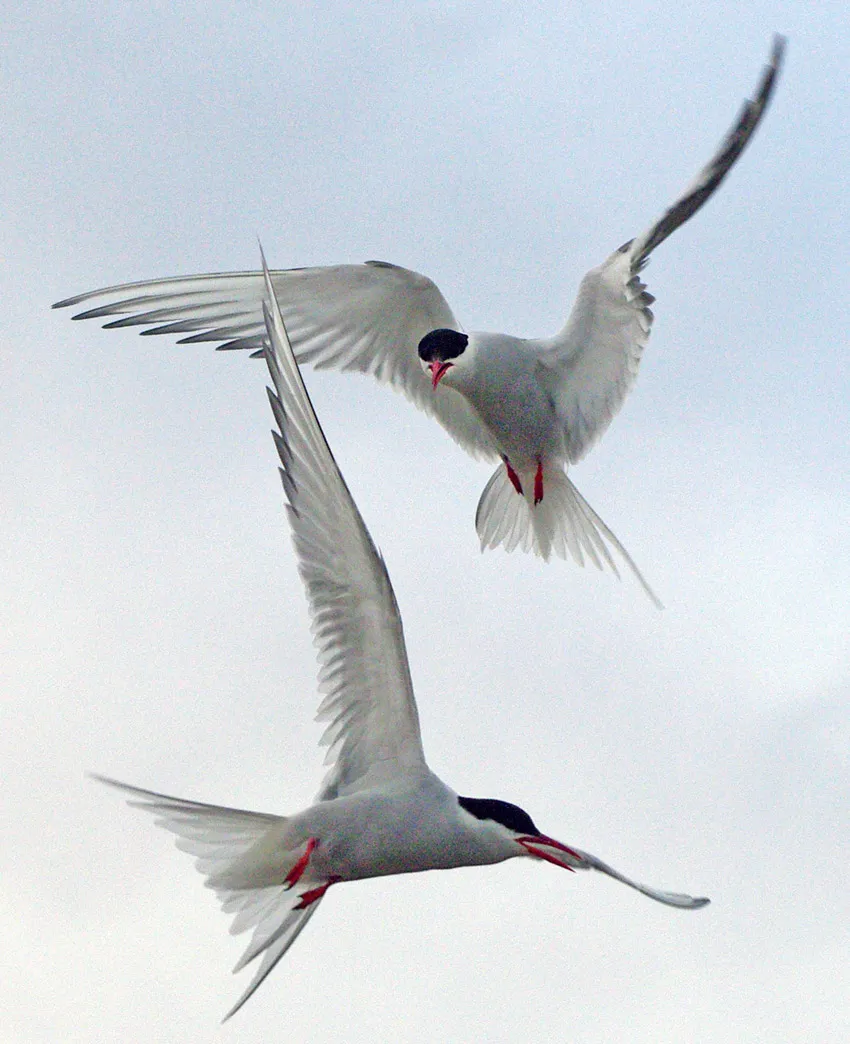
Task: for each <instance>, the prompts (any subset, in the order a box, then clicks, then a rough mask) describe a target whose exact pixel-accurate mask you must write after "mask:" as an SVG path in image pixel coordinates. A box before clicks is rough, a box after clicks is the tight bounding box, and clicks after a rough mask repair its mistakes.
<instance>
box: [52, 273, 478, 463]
mask: <svg viewBox="0 0 850 1044" xmlns="http://www.w3.org/2000/svg"><path fill="white" fill-rule="evenodd" d="M271 279H272V284H273V286H274V290H275V294H276V296H277V299H278V303H279V306H280V310H281V314H282V315H283V319H284V322H285V323H286V329H287V332H288V334H289V337H290V341H291V343H292V345H293V347H294V349H295V353H296V356H297V358H298V361H299V362H301V363H303V362H310V363H312V364H313V365H314V366H317V367H322V368H330V367H333V368H336V369H340V370H357V371H360V372H361V373H368V374H372V375H373V376H374V377H376V378H377V379H378V380H379V381H384V382H386V383H388V384H390V385H392V386H393V387H394V388H396V389H397V390H398V391H401V392H403V393H404V394H405V395H406V396H407V397H408V398H409V399H411V400H412V401H413V402H414V403H415V404H416V405H417V406H418V407H419V408H420V409H422V410H424V411H425V412H427V413H430V414H433V415H434V416H435V417H436V418H437V420H439V421H440V423H441V424H442V425H443V427H444V428H446V430H447V431H448V432H449V434H450V435H451V436H452V437H453V438H454V439H455V440H456V441H457V442H459V443H460V444H461V445H462V446H463V447H464V448H465V449H466V450H468V451H469V452H470V453H472V454H474V455H476V456H492V455H493V454H495V452H496V450H495V447H494V446H493V444H492V441H491V439H490V436H489V435H488V433H487V430H486V429H485V428H484V426H483V425H482V424H481V422H480V421H479V420H478V417H477V415H476V414H475V412H474V410H473V409H472V408H471V407H470V405H469V404H468V403H467V401H466V400H465V399H464V398H463V396H462V395H460V394H459V393H458V392H456V391H454V390H453V389H451V388H448V387H447V388H445V389H443V388H441V389H440V393H441V394H438V395H435V394H434V393H433V391H432V389H431V384H430V381H429V380H428V378H427V376H426V375H425V374H424V373H423V371H422V367H421V365H420V363H419V357H418V354H417V348H418V345H419V342H420V341H421V340H422V338H423V337H424V336H425V334H427V333H429V332H430V331H431V330H435V329H440V328H446V327H448V328H451V329H455V330H459V329H460V326H459V325H458V322H457V320H456V319H455V317H454V315H453V314H452V311H451V309H450V308H449V306H448V304H447V303H446V300H445V298H444V297H443V295H442V294H441V293H440V291H439V290H438V289H437V287H436V285H435V284H434V283H433V282H432V281H431V280H430V279H428V278H427V277H426V276H423V275H420V274H419V273H418V272H411V271H410V270H409V269H407V268H400V267H399V266H398V265H390V264H387V263H386V262H383V261H367V262H366V263H365V264H362V265H333V266H330V267H327V268H293V269H289V270H284V271H277V272H272V273H271ZM264 298H265V283H264V280H263V273H262V272H230V273H223V274H211V275H199V276H189V277H187V278H181V277H177V278H174V279H159V280H152V281H150V282H142V283H126V284H124V285H123V286H111V287H107V288H106V289H103V290H93V291H91V292H90V293H86V294H80V295H78V296H77V297H69V298H67V299H66V300H64V301H58V302H57V303H56V304H55V305H54V306H53V307H54V308H66V307H75V306H77V305H80V304H83V303H86V302H94V301H97V302H99V303H98V304H97V305H96V306H95V307H93V308H89V309H87V310H86V311H83V312H79V313H78V314H77V315H75V316H74V319H105V318H109V319H110V322H108V323H106V324H105V329H108V330H111V329H122V328H124V327H130V326H144V327H146V329H144V330H142V331H141V332H142V334H143V335H144V336H147V335H151V334H172V335H178V336H179V340H178V343H179V344H198V343H201V342H211V343H213V344H216V345H217V350H219V351H223V350H231V349H249V350H251V351H252V352H253V353H254V354H255V355H262V354H263V343H264V340H265V336H266V330H265V325H264V323H263V300H264ZM114 316H118V317H119V318H112V317H114ZM443 392H445V394H442V393H443Z"/></svg>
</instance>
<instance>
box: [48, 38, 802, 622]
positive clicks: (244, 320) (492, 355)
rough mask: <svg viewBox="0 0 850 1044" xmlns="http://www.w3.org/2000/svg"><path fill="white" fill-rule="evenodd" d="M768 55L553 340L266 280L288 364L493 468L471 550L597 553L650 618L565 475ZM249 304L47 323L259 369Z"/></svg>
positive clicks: (163, 304) (255, 322)
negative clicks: (352, 388)
mask: <svg viewBox="0 0 850 1044" xmlns="http://www.w3.org/2000/svg"><path fill="white" fill-rule="evenodd" d="M784 47H785V41H784V39H783V38H782V37H776V39H775V41H774V44H773V50H772V53H771V56H770V60H769V62H768V64H767V66H766V67H765V70H764V74H763V76H762V79H761V83H760V84H759V87H758V90H757V91H756V94H755V97H754V98H753V99H752V101H747V102H746V103H745V104H744V106H743V109H742V110H741V113H740V116H739V117H738V119H737V121H736V123H735V125H734V126H733V127H732V129H731V131H730V132H729V134H728V135H727V136H726V138H725V139H724V141H723V142H722V144H721V145H720V148H719V149H718V151H717V152H716V154H715V155H714V156H713V157H712V158H711V160H710V161H709V163H708V164H707V165H706V166H705V167H704V168H703V169H702V170H701V171H700V173H699V174H698V175H697V177H696V178H695V179H694V180H693V182H692V183H691V184H690V185H689V186H688V187H687V188H686V189H685V191H684V192H683V193H682V195H681V196H680V197H679V198H678V199H677V200H676V202H675V203H674V204H673V205H672V206H671V207H670V208H669V209H668V210H667V211H665V213H664V214H663V215H662V216H661V218H660V219H659V220H658V221H656V222H655V223H654V224H653V225H652V226H651V227H650V228H649V229H647V230H646V231H645V232H644V233H643V234H642V235H640V236H638V237H637V238H636V239H631V240H629V242H628V243H625V244H624V245H623V246H621V247H620V248H619V250H615V251H614V253H613V254H612V255H611V256H610V257H609V258H608V259H607V260H606V261H604V262H603V263H602V264H601V265H600V266H599V267H598V268H593V269H591V271H590V272H588V273H587V275H586V276H585V277H584V279H583V280H582V282H581V285H580V287H579V291H578V297H577V298H576V302H575V304H574V306H573V310H572V313H571V314H570V316H569V318H568V320H567V323H566V325H565V326H564V328H563V329H562V330H561V332H560V333H558V334H556V335H555V336H554V337H550V338H534V339H526V338H521V337H514V336H510V335H508V334H501V333H469V334H466V333H464V332H462V327H461V326H460V324H459V322H458V320H457V319H456V318H455V316H454V314H453V313H452V310H451V308H450V307H449V305H448V303H447V302H446V300H445V298H444V297H443V295H442V294H441V293H440V291H439V290H438V289H437V287H436V286H435V284H434V283H433V282H431V280H430V279H428V278H427V277H425V276H423V275H420V274H419V273H417V272H412V271H410V270H408V269H406V268H400V267H399V266H397V265H391V264H388V263H386V262H383V261H367V262H366V263H365V264H361V265H333V266H330V267H324V268H295V269H290V270H283V271H276V272H272V282H273V284H274V288H275V293H276V294H277V297H278V301H279V303H280V308H281V312H282V314H283V317H284V320H285V322H286V326H287V330H288V331H289V336H290V338H291V341H292V344H293V346H294V348H295V354H296V356H297V358H298V360H299V362H302V363H303V362H311V363H313V364H314V365H315V366H317V367H336V368H338V369H341V370H357V371H361V372H363V373H370V374H373V375H374V376H375V377H377V378H378V379H379V380H381V381H385V382H388V383H389V384H390V385H392V386H393V387H394V388H396V389H398V390H399V391H402V392H404V393H405V394H406V395H407V396H408V397H409V398H410V399H411V400H412V401H413V402H414V403H415V404H416V405H417V406H419V407H420V408H422V409H423V410H426V411H427V412H429V413H431V414H433V415H434V417H435V418H436V419H437V420H438V421H439V422H440V423H441V424H442V425H443V427H444V428H445V429H446V430H447V431H448V432H449V434H450V435H451V436H452V437H453V438H454V439H456V440H457V442H458V443H460V445H461V446H463V447H464V448H465V449H466V450H468V451H469V452H470V453H472V454H473V455H474V456H478V457H483V458H491V459H498V460H500V461H501V463H500V464H499V466H498V468H497V470H496V472H495V474H494V475H493V476H492V478H491V479H490V481H489V482H488V483H487V485H486V487H485V489H484V492H483V493H482V495H481V499H480V500H479V503H478V509H477V512H476V516H475V524H476V528H477V530H478V535H479V537H480V540H481V546H482V549H483V548H487V547H497V546H499V545H502V546H504V547H505V548H506V549H507V550H508V551H510V550H513V549H514V548H516V547H521V548H522V549H523V550H525V551H534V552H535V553H536V554H538V555H541V556H542V557H543V558H544V559H548V558H549V556H550V554H551V553H552V552H554V553H555V554H557V555H559V556H561V557H562V558H566V557H567V555H571V556H572V558H573V559H575V560H576V561H577V562H578V563H579V564H583V562H584V560H585V559H589V560H590V561H591V562H593V563H594V564H595V565H596V566H598V567H599V568H602V567H603V566H607V567H608V568H610V569H611V570H613V572H614V573H615V574H618V570H617V566H616V563H615V559H614V557H613V555H612V553H611V552H612V550H613V551H616V553H617V554H619V555H620V556H621V557H622V559H623V561H624V562H625V563H626V564H627V566H628V567H629V568H630V569H631V570H632V572H633V573H634V574H635V575H636V576H637V578H638V580H639V581H640V583H641V585H642V586H643V587H644V589H645V590H646V592H647V594H648V595H649V596H650V597H651V598H652V599H653V601H655V602H656V604H660V603H658V601H657V599H656V598H655V595H654V594H653V593H652V591H651V590H650V589H649V587H648V585H647V583H646V581H645V580H644V579H643V577H642V576H641V574H640V572H639V570H638V569H637V567H636V566H635V564H634V562H633V561H632V559H631V557H630V556H629V555H628V553H627V552H626V550H625V548H624V547H623V546H622V544H621V543H620V542H619V540H618V539H617V538H616V536H615V535H614V534H613V533H612V532H611V530H610V529H609V528H608V526H606V525H605V523H604V522H603V521H602V519H601V518H600V517H599V516H598V515H597V514H596V512H595V511H594V510H593V509H592V508H591V507H590V505H589V504H588V503H587V502H586V501H585V499H584V498H583V497H582V495H581V494H580V493H579V492H578V490H577V489H576V487H575V486H574V485H573V483H572V482H571V481H570V479H569V478H568V477H567V474H566V468H567V467H569V465H571V464H575V463H576V462H578V461H579V460H581V459H582V457H584V456H585V454H586V453H587V452H588V450H589V449H590V448H591V446H593V444H594V443H595V442H596V441H597V440H598V439H599V438H600V436H601V435H602V434H603V432H604V431H605V430H606V429H607V427H608V425H609V424H610V422H611V420H612V418H613V417H614V414H615V413H616V412H617V411H618V410H619V408H620V406H621V405H622V403H623V400H624V399H625V397H626V395H627V393H628V392H629V390H630V389H631V387H632V385H633V384H634V382H635V378H636V377H637V371H638V364H639V363H640V358H641V354H642V352H643V349H644V347H645V345H646V343H647V340H648V338H649V331H650V327H651V325H652V319H653V316H652V312H651V311H650V308H649V306H650V304H651V303H652V301H653V300H654V298H653V297H652V295H651V294H648V293H647V292H646V288H645V285H644V283H642V282H641V280H640V276H639V273H640V271H641V269H643V267H644V266H645V265H646V263H647V261H648V259H649V255H650V254H651V253H652V251H653V250H654V249H655V248H656V247H657V246H658V245H659V244H660V243H662V242H663V241H664V240H665V239H666V238H667V237H668V236H669V235H670V234H671V233H672V232H674V231H675V230H676V229H677V228H678V227H679V226H680V225H682V224H683V223H684V222H685V221H687V220H688V218H689V217H691V215H692V214H694V213H695V212H696V211H697V210H698V209H699V208H700V207H701V206H702V205H703V203H705V201H706V200H707V199H708V198H709V196H711V195H712V194H713V193H714V191H715V190H716V189H717V187H718V186H719V185H720V182H721V181H722V180H723V178H724V177H725V176H726V174H727V173H728V172H729V170H730V169H731V167H732V166H733V164H734V163H735V161H736V160H737V159H738V157H739V156H740V154H741V152H742V151H743V149H744V147H745V146H746V144H747V142H748V141H749V140H750V138H751V136H752V134H753V132H754V131H755V129H756V127H757V126H758V124H759V122H760V120H761V118H762V116H763V114H764V111H765V108H766V106H767V104H768V102H769V100H770V97H771V94H772V92H773V88H774V85H775V82H776V77H777V74H778V71H779V67H780V64H781V62H782V56H783V51H784ZM263 298H264V287H263V276H262V273H261V272H235V273H224V274H210V275H198V276H188V277H176V278H170V279H157V280H152V281H147V282H139V283H127V284H124V285H121V286H112V287H108V288H106V289H103V290H94V291H91V292H89V293H85V294H80V295H79V296H77V297H71V298H68V299H67V300H64V301H59V302H58V303H57V304H56V305H54V307H56V308H64V307H66V306H76V305H80V304H82V303H83V302H97V303H96V305H95V306H94V307H90V308H88V309H87V310H86V311H84V312H81V313H79V314H77V315H75V316H74V318H75V319H102V318H105V317H114V316H123V318H117V319H114V318H113V319H111V321H110V322H108V323H106V324H105V325H106V327H107V328H123V327H129V326H145V327H148V328H147V329H145V330H144V331H142V332H143V333H145V334H181V335H185V336H182V337H181V338H180V343H181V344H195V343H198V342H202V341H203V342H212V343H217V344H218V348H219V349H220V350H221V349H236V348H246V349H252V350H254V353H255V354H257V355H261V354H262V345H263V340H264V337H265V327H264V324H263V309H262V306H263ZM618 575H619V574H618Z"/></svg>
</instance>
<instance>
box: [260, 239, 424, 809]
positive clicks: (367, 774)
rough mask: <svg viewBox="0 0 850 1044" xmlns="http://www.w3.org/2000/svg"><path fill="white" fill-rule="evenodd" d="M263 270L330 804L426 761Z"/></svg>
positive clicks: (395, 647)
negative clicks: (321, 696) (316, 665)
mask: <svg viewBox="0 0 850 1044" xmlns="http://www.w3.org/2000/svg"><path fill="white" fill-rule="evenodd" d="M263 264H264V275H265V285H266V291H267V293H268V303H266V302H264V303H263V309H264V316H265V319H264V321H265V326H266V329H267V332H268V343H267V345H266V348H265V355H266V362H267V363H268V367H269V373H270V374H271V379H272V383H273V384H274V391H272V390H271V389H269V400H270V402H271V405H272V410H273V412H274V416H275V421H276V422H277V425H278V429H279V430H278V431H277V432H273V435H274V440H275V445H276V446H277V451H278V454H279V456H280V462H281V469H280V474H281V479H282V480H283V488H284V491H285V493H286V496H287V499H288V501H289V504H288V507H287V513H288V515H289V522H290V525H291V526H292V536H293V542H294V544H295V550H296V553H297V555H298V568H299V571H300V573H301V577H302V579H303V580H304V584H305V586H306V588H307V596H308V599H309V602H310V611H311V614H312V617H313V635H314V641H315V643H316V646H317V647H318V651H319V652H318V656H319V688H320V691H321V692H322V693H323V694H324V699H323V700H322V703H321V705H320V707H319V715H318V716H319V719H320V720H322V721H327V722H328V725H327V728H326V729H325V733H324V736H323V737H322V742H323V743H325V744H327V745H328V746H329V748H330V749H329V751H328V758H327V762H328V763H329V764H331V765H332V768H331V770H330V772H329V773H328V776H327V777H326V779H325V781H324V783H323V786H322V791H321V793H320V795H319V796H320V798H321V799H330V798H334V797H337V796H339V795H341V794H349V793H352V792H353V791H356V790H360V789H364V788H366V787H367V786H371V785H373V784H375V783H378V782H381V781H385V780H388V779H391V778H393V777H396V776H400V775H403V774H405V773H407V772H415V771H418V770H422V769H424V768H425V755H424V753H423V751H422V739H421V736H420V732H419V715H418V713H417V710H416V702H415V700H414V698H413V686H412V684H411V681H410V669H409V667H408V663H407V652H406V650H405V647H404V634H403V631H402V624H401V616H400V615H399V611H398V605H397V604H396V600H395V595H394V593H393V589H392V585H391V583H390V578H389V576H388V574H387V570H386V567H385V565H384V562H383V559H382V558H381V556H380V555H379V554H378V552H377V550H376V549H375V545H374V544H373V543H372V538H371V537H370V536H369V532H368V530H367V529H366V526H365V524H364V522H363V519H362V518H361V517H360V512H359V511H358V510H357V505H356V504H355V503H354V500H353V499H352V496H351V494H350V493H349V491H348V487H347V486H346V484H345V480H344V479H343V477H342V475H341V473H340V470H339V468H338V467H337V463H336V461H335V460H334V458H333V454H332V453H331V451H330V448H329V446H328V444H327V442H326V441H325V436H324V434H323V432H322V429H321V427H320V425H319V422H318V420H317V418H316V414H315V413H314V412H313V406H312V404H311V402H310V397H309V396H308V394H307V390H306V388H305V387H304V383H303V381H302V380H301V374H300V373H299V370H298V365H297V363H296V361H295V356H294V355H293V352H292V347H291V346H290V343H289V340H288V338H287V332H286V328H285V326H284V323H283V317H282V315H281V312H280V309H279V307H278V303H277V299H276V295H275V289H274V284H273V283H272V279H271V274H270V273H269V272H268V269H266V268H265V259H264V261H263Z"/></svg>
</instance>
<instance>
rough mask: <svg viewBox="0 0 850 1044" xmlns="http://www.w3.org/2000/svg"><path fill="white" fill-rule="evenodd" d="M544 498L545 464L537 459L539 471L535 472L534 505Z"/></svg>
mask: <svg viewBox="0 0 850 1044" xmlns="http://www.w3.org/2000/svg"><path fill="white" fill-rule="evenodd" d="M542 499H543V464H542V463H541V462H540V461H539V460H538V461H537V471H535V473H534V506H535V507H537V505H538V504H539V503H540V501H541V500H542Z"/></svg>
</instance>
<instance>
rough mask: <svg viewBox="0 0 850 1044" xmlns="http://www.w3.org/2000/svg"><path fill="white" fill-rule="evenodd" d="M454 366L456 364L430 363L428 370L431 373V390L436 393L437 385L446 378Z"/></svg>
mask: <svg viewBox="0 0 850 1044" xmlns="http://www.w3.org/2000/svg"><path fill="white" fill-rule="evenodd" d="M453 365H454V363H450V362H432V363H428V369H429V370H430V371H431V388H432V389H433V390H434V391H436V389H437V385H438V384H439V383H440V381H441V380H442V379H443V378H444V377H445V376H446V374H447V373H448V372H449V370H450V369H451V368H452V366H453Z"/></svg>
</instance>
